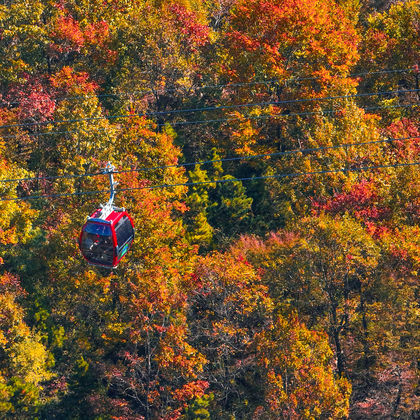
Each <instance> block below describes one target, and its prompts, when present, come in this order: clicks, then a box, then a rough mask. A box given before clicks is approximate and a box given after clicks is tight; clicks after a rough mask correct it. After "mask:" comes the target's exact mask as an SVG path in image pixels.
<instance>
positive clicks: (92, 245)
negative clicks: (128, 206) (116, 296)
mask: <svg viewBox="0 0 420 420" xmlns="http://www.w3.org/2000/svg"><path fill="white" fill-rule="evenodd" d="M133 239H134V224H133V220H132V219H131V217H130V216H129V215H128V213H127V212H126V211H125V210H124V209H119V208H116V207H113V206H112V208H111V209H110V208H109V207H108V206H104V207H103V208H101V209H98V210H96V211H95V212H94V213H92V215H91V216H90V217H89V218H88V219H87V221H86V223H85V224H84V226H83V228H82V232H81V234H80V238H79V246H80V250H81V252H82V255H83V257H84V258H85V259H86V260H87V261H88V263H89V264H93V265H97V266H101V267H108V268H115V267H117V265H118V263H119V262H120V261H121V259H122V258H123V256H124V255H125V254H126V253H127V251H128V250H129V249H130V246H131V244H132V242H133Z"/></svg>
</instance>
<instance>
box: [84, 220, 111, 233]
mask: <svg viewBox="0 0 420 420" xmlns="http://www.w3.org/2000/svg"><path fill="white" fill-rule="evenodd" d="M83 231H84V232H88V233H92V234H94V235H102V236H111V227H110V226H109V225H106V224H104V223H87V224H86V225H85V227H84V229H83Z"/></svg>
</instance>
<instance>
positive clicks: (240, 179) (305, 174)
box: [0, 161, 420, 201]
mask: <svg viewBox="0 0 420 420" xmlns="http://www.w3.org/2000/svg"><path fill="white" fill-rule="evenodd" d="M416 165H420V161H419V162H408V163H398V164H392V165H378V166H364V167H363V166H362V167H359V168H341V169H329V170H322V171H312V172H294V173H286V174H275V175H262V176H252V177H245V178H227V179H216V180H212V181H199V182H184V183H178V184H160V185H150V186H144V187H133V188H121V189H119V190H118V192H126V191H135V190H152V189H162V188H172V187H189V186H194V185H206V184H221V183H226V182H239V181H258V180H264V179H280V178H294V177H298V176H312V175H322V174H333V173H340V172H342V173H347V172H362V171H369V170H374V169H387V168H399V167H409V166H416ZM103 193H107V194H109V190H98V191H80V192H75V193H67V194H49V195H32V196H31V195H29V196H24V197H14V198H4V197H2V198H0V201H23V200H37V199H43V198H63V197H72V196H81V195H93V194H103Z"/></svg>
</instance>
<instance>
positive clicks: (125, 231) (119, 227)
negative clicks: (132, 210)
mask: <svg viewBox="0 0 420 420" xmlns="http://www.w3.org/2000/svg"><path fill="white" fill-rule="evenodd" d="M115 234H116V235H117V244H118V247H119V248H121V247H122V246H123V245H124V244H125V243H126V242H129V241H130V240H132V239H133V238H134V230H133V227H132V226H131V222H130V219H129V218H128V217H127V216H123V217H121V219H120V220H119V221H118V223H117V224H116V225H115Z"/></svg>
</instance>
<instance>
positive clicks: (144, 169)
mask: <svg viewBox="0 0 420 420" xmlns="http://www.w3.org/2000/svg"><path fill="white" fill-rule="evenodd" d="M419 138H420V137H419V136H413V137H400V138H388V139H382V140H372V141H366V142H360V143H343V144H338V145H334V146H320V147H311V148H305V149H294V150H286V151H284V152H273V153H263V154H258V155H247V156H233V157H227V158H220V159H213V160H205V161H198V162H186V163H177V164H173V165H162V166H153V167H142V168H131V169H122V170H118V171H113V173H114V174H125V173H133V172H151V171H156V170H161V169H169V168H180V167H188V166H196V165H206V164H210V163H216V162H232V161H239V160H252V159H261V158H266V157H276V156H287V155H292V154H298V153H302V154H303V153H310V152H319V151H323V150H334V149H341V148H349V147H359V146H366V145H370V144H379V143H392V142H396V141H407V140H414V139H419ZM100 175H104V173H103V171H102V172H93V173H86V174H73V175H55V176H45V177H29V178H16V179H0V183H6V182H9V183H12V182H28V181H51V180H55V179H74V178H85V177H94V176H100Z"/></svg>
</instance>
